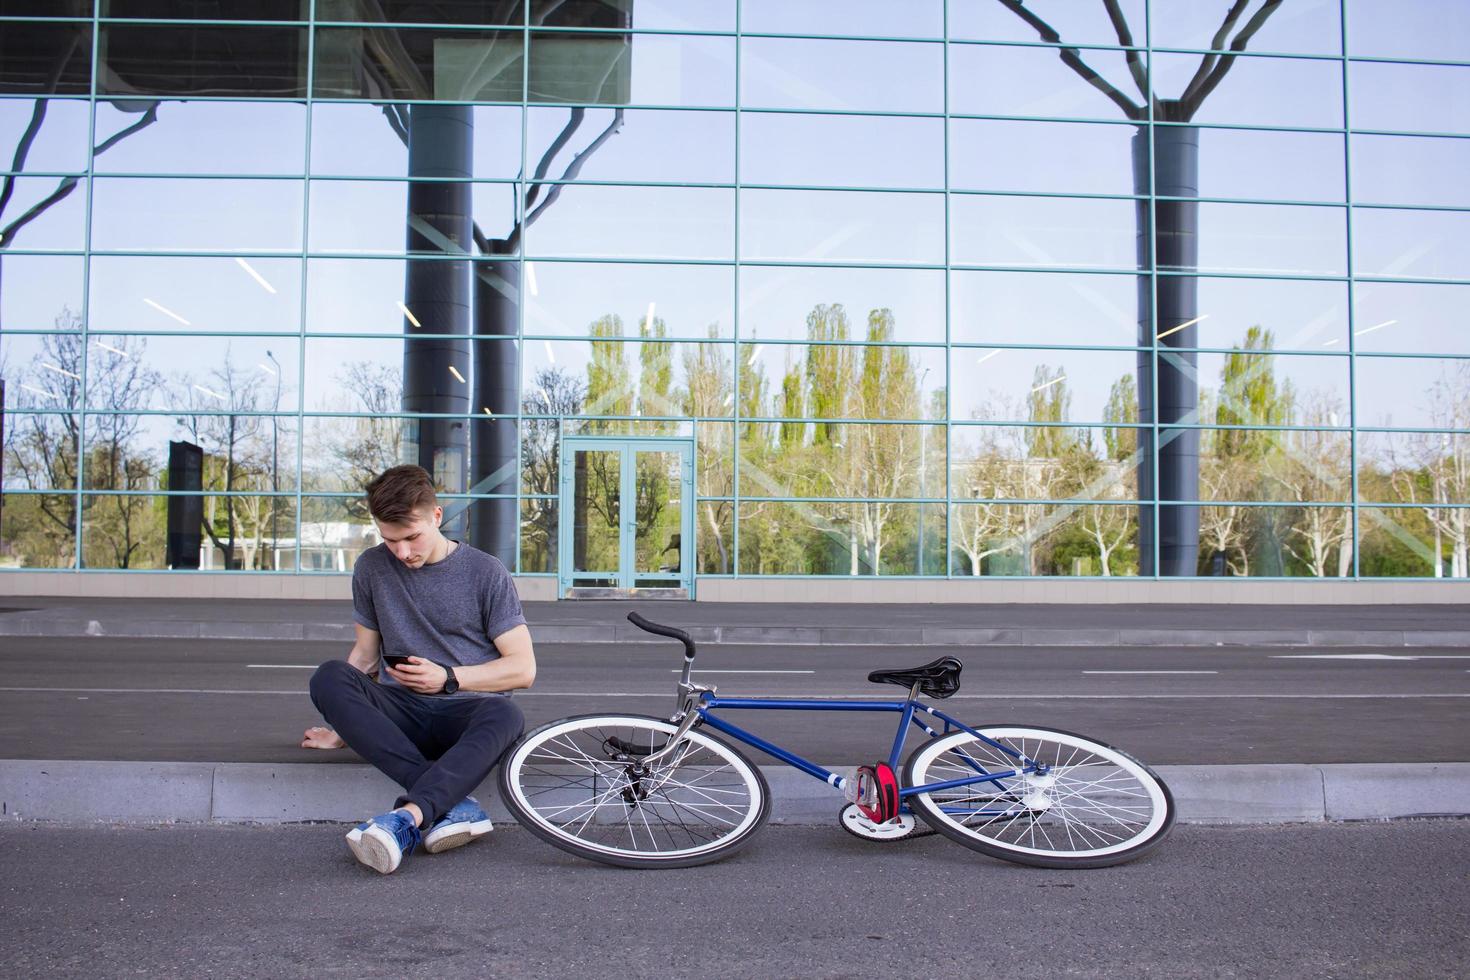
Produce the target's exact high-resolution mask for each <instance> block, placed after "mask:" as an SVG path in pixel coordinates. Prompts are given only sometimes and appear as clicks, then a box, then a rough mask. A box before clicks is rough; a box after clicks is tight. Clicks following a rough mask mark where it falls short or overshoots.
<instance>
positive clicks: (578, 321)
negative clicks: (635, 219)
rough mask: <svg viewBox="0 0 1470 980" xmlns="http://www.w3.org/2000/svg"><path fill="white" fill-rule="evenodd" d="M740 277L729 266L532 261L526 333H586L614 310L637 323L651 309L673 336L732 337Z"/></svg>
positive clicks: (629, 320)
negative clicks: (734, 308)
mask: <svg viewBox="0 0 1470 980" xmlns="http://www.w3.org/2000/svg"><path fill="white" fill-rule="evenodd" d="M734 280H735V273H734V270H733V269H732V268H730V267H728V266H716V265H620V264H615V263H608V264H603V263H582V262H531V263H527V265H526V293H527V305H526V322H525V331H526V334H527V335H534V334H561V335H563V336H566V335H570V336H584V335H586V333H587V331H588V327H589V325H590V324H593V323H595V322H597V321H598V320H601V319H602V318H604V317H607V316H612V315H615V316H618V317H621V318H622V321H623V323H625V324H629V325H631V326H633V327H636V325H638V324H640V323H642V322H644V321H645V320H647V319H648V311H649V310H650V309H652V310H653V317H654V320H655V321H656V322H662V323H663V324H664V328H665V329H666V330H667V331H668V335H669V336H671V337H690V338H704V337H709V336H714V337H729V336H731V334H732V333H733V332H734V327H733V324H734V319H735V316H734V310H733V306H734V295H735V283H734Z"/></svg>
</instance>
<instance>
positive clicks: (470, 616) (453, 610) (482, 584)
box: [352, 544, 526, 697]
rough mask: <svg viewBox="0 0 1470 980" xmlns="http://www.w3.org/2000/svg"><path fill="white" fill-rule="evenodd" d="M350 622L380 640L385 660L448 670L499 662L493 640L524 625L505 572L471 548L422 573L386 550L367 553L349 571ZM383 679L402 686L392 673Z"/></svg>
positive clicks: (458, 549)
mask: <svg viewBox="0 0 1470 980" xmlns="http://www.w3.org/2000/svg"><path fill="white" fill-rule="evenodd" d="M352 618H353V619H355V620H357V622H358V623H359V624H361V625H363V626H365V627H367V628H368V629H370V630H376V631H377V632H378V633H379V634H381V635H382V638H383V642H382V652H383V653H388V654H393V655H395V656H403V657H423V658H424V659H426V660H432V661H434V662H435V663H437V664H443V665H444V666H446V667H456V666H466V667H468V666H470V665H472V664H483V663H487V662H489V661H491V660H498V659H499V658H500V653H499V652H498V651H497V650H496V649H495V644H493V643H492V642H491V641H492V640H493V639H494V638H495V637H497V636H499V635H500V634H502V633H504V632H505V631H506V630H509V629H513V628H515V627H516V626H520V625H522V624H524V623H525V622H526V617H525V615H524V614H523V613H522V612H521V599H520V596H518V595H516V588H515V583H514V582H512V581H511V578H510V573H509V572H507V571H506V570H505V566H504V565H502V564H501V563H500V561H499V559H497V558H495V557H494V556H493V555H487V554H486V553H485V552H483V551H480V550H479V549H477V548H472V547H470V546H469V545H467V544H460V545H458V546H457V547H456V548H455V549H454V550H453V551H451V552H450V553H449V554H448V555H447V556H446V557H445V558H444V559H443V560H442V561H438V562H435V563H434V564H432V565H424V566H423V567H421V568H409V567H407V566H406V565H404V564H403V563H402V562H401V561H399V560H398V559H397V558H394V557H393V555H392V554H391V553H390V552H389V551H388V549H387V547H386V546H385V545H381V544H380V545H378V546H377V547H375V548H369V549H368V550H367V551H364V552H363V553H362V554H361V555H359V556H358V558H357V564H356V565H355V566H353V569H352ZM378 680H379V682H381V683H383V684H392V685H397V683H398V682H397V681H395V680H393V678H391V677H389V676H388V673H387V671H382V672H381V673H380V674H379V675H378ZM454 696H455V697H481V696H483V692H476V691H465V690H461V691H460V692H459V693H458V694H456V695H454Z"/></svg>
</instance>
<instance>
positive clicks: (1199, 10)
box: [1149, 0, 1402, 54]
mask: <svg viewBox="0 0 1470 980" xmlns="http://www.w3.org/2000/svg"><path fill="white" fill-rule="evenodd" d="M1270 6H1272V4H1268V3H1264V2H1263V0H1255V2H1252V3H1249V4H1247V5H1246V6H1245V8H1244V9H1243V10H1242V11H1241V15H1240V17H1239V18H1238V19H1237V20H1236V22H1235V23H1234V24H1232V25H1231V27H1230V30H1229V31H1227V32H1226V33H1225V34H1224V35H1223V36H1222V37H1221V38H1220V39H1219V40H1216V35H1217V32H1219V31H1220V28H1221V27H1223V26H1224V25H1225V13H1226V10H1227V9H1230V8H1227V7H1226V6H1225V5H1224V4H1192V3H1153V4H1150V5H1149V20H1150V24H1149V29H1150V37H1151V39H1152V41H1153V43H1154V45H1155V46H1156V47H1161V48H1201V49H1211V50H1216V51H1224V50H1227V49H1230V48H1231V47H1232V45H1233V43H1234V41H1235V39H1236V38H1237V37H1239V36H1240V34H1241V32H1242V31H1243V30H1245V29H1247V28H1248V26H1249V25H1250V24H1252V23H1255V24H1258V25H1259V27H1258V29H1257V30H1256V31H1255V33H1254V34H1252V35H1251V37H1250V38H1249V39H1248V44H1249V46H1250V50H1252V51H1284V52H1291V53H1294V54H1338V53H1339V52H1340V51H1341V50H1342V17H1341V12H1340V10H1339V9H1338V8H1339V0H1295V2H1292V3H1286V4H1279V5H1276V9H1274V10H1266V9H1264V8H1266V7H1270ZM1263 13H1264V14H1265V18H1264V19H1263V20H1259V21H1257V20H1255V18H1257V17H1260V15H1261V14H1263ZM1400 29H1402V28H1400Z"/></svg>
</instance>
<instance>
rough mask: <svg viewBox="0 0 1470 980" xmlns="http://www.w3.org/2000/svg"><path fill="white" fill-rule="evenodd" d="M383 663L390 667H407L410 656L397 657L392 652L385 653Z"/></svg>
mask: <svg viewBox="0 0 1470 980" xmlns="http://www.w3.org/2000/svg"><path fill="white" fill-rule="evenodd" d="M383 663H385V664H387V665H388V666H389V667H407V666H408V658H407V657H395V656H392V655H390V654H386V653H385V654H383Z"/></svg>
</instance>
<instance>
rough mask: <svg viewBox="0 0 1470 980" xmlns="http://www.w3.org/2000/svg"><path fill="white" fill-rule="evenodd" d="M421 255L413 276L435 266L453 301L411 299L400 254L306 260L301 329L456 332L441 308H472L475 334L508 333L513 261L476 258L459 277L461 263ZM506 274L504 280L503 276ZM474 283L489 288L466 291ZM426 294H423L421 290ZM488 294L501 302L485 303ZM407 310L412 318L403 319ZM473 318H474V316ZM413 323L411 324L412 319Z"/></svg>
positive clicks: (511, 315)
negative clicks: (445, 278) (437, 263)
mask: <svg viewBox="0 0 1470 980" xmlns="http://www.w3.org/2000/svg"><path fill="white" fill-rule="evenodd" d="M431 261H435V260H430V259H424V260H421V261H418V262H416V263H415V267H416V268H417V269H418V270H419V271H418V272H416V273H415V274H416V275H429V274H431V273H432V271H433V270H439V271H440V272H443V273H445V274H446V275H447V276H448V277H449V282H450V285H448V286H445V287H444V288H446V289H458V290H460V292H461V293H463V294H464V295H462V296H461V297H460V298H459V299H458V300H455V301H453V302H435V301H433V300H428V299H417V300H416V299H411V298H410V297H409V295H408V291H407V282H408V275H409V268H410V264H409V260H405V259H311V260H309V262H308V263H307V282H308V286H307V298H306V329H307V332H308V333H382V334H404V333H414V332H418V331H428V332H436V333H437V332H449V333H454V332H459V331H463V330H464V329H466V328H465V327H464V326H462V325H459V326H457V325H455V321H453V320H448V321H446V320H444V319H442V318H443V317H444V316H445V314H446V313H449V312H451V311H458V310H459V309H461V308H463V307H472V308H473V310H474V313H473V314H471V319H470V321H469V324H468V330H469V331H470V332H473V333H480V334H495V335H504V334H514V333H515V331H516V324H515V319H514V318H515V303H514V296H515V292H516V289H515V285H514V281H515V275H516V267H515V265H514V264H513V263H505V264H500V263H488V262H479V263H475V264H474V265H473V266H471V268H470V270H469V273H470V276H471V277H473V278H465V270H464V266H463V265H462V264H461V263H459V262H454V261H452V260H451V261H450V262H449V264H448V265H442V266H435V265H428V264H427V263H429V262H431ZM506 276H510V277H511V282H510V284H506V281H505V277H506ZM471 288H474V289H477V290H480V289H489V290H493V291H494V292H492V293H488V294H487V293H483V292H481V293H477V294H476V295H475V296H474V297H471V296H470V295H468V290H469V289H471ZM426 295H427V294H426ZM488 296H504V297H505V298H506V299H508V300H509V305H507V304H506V303H503V302H501V303H490V302H487V301H486V300H487V298H488ZM410 315H412V317H413V320H410V319H409V316H410ZM476 316H477V317H478V319H475V317H476ZM415 320H416V321H418V326H414V321H415Z"/></svg>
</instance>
